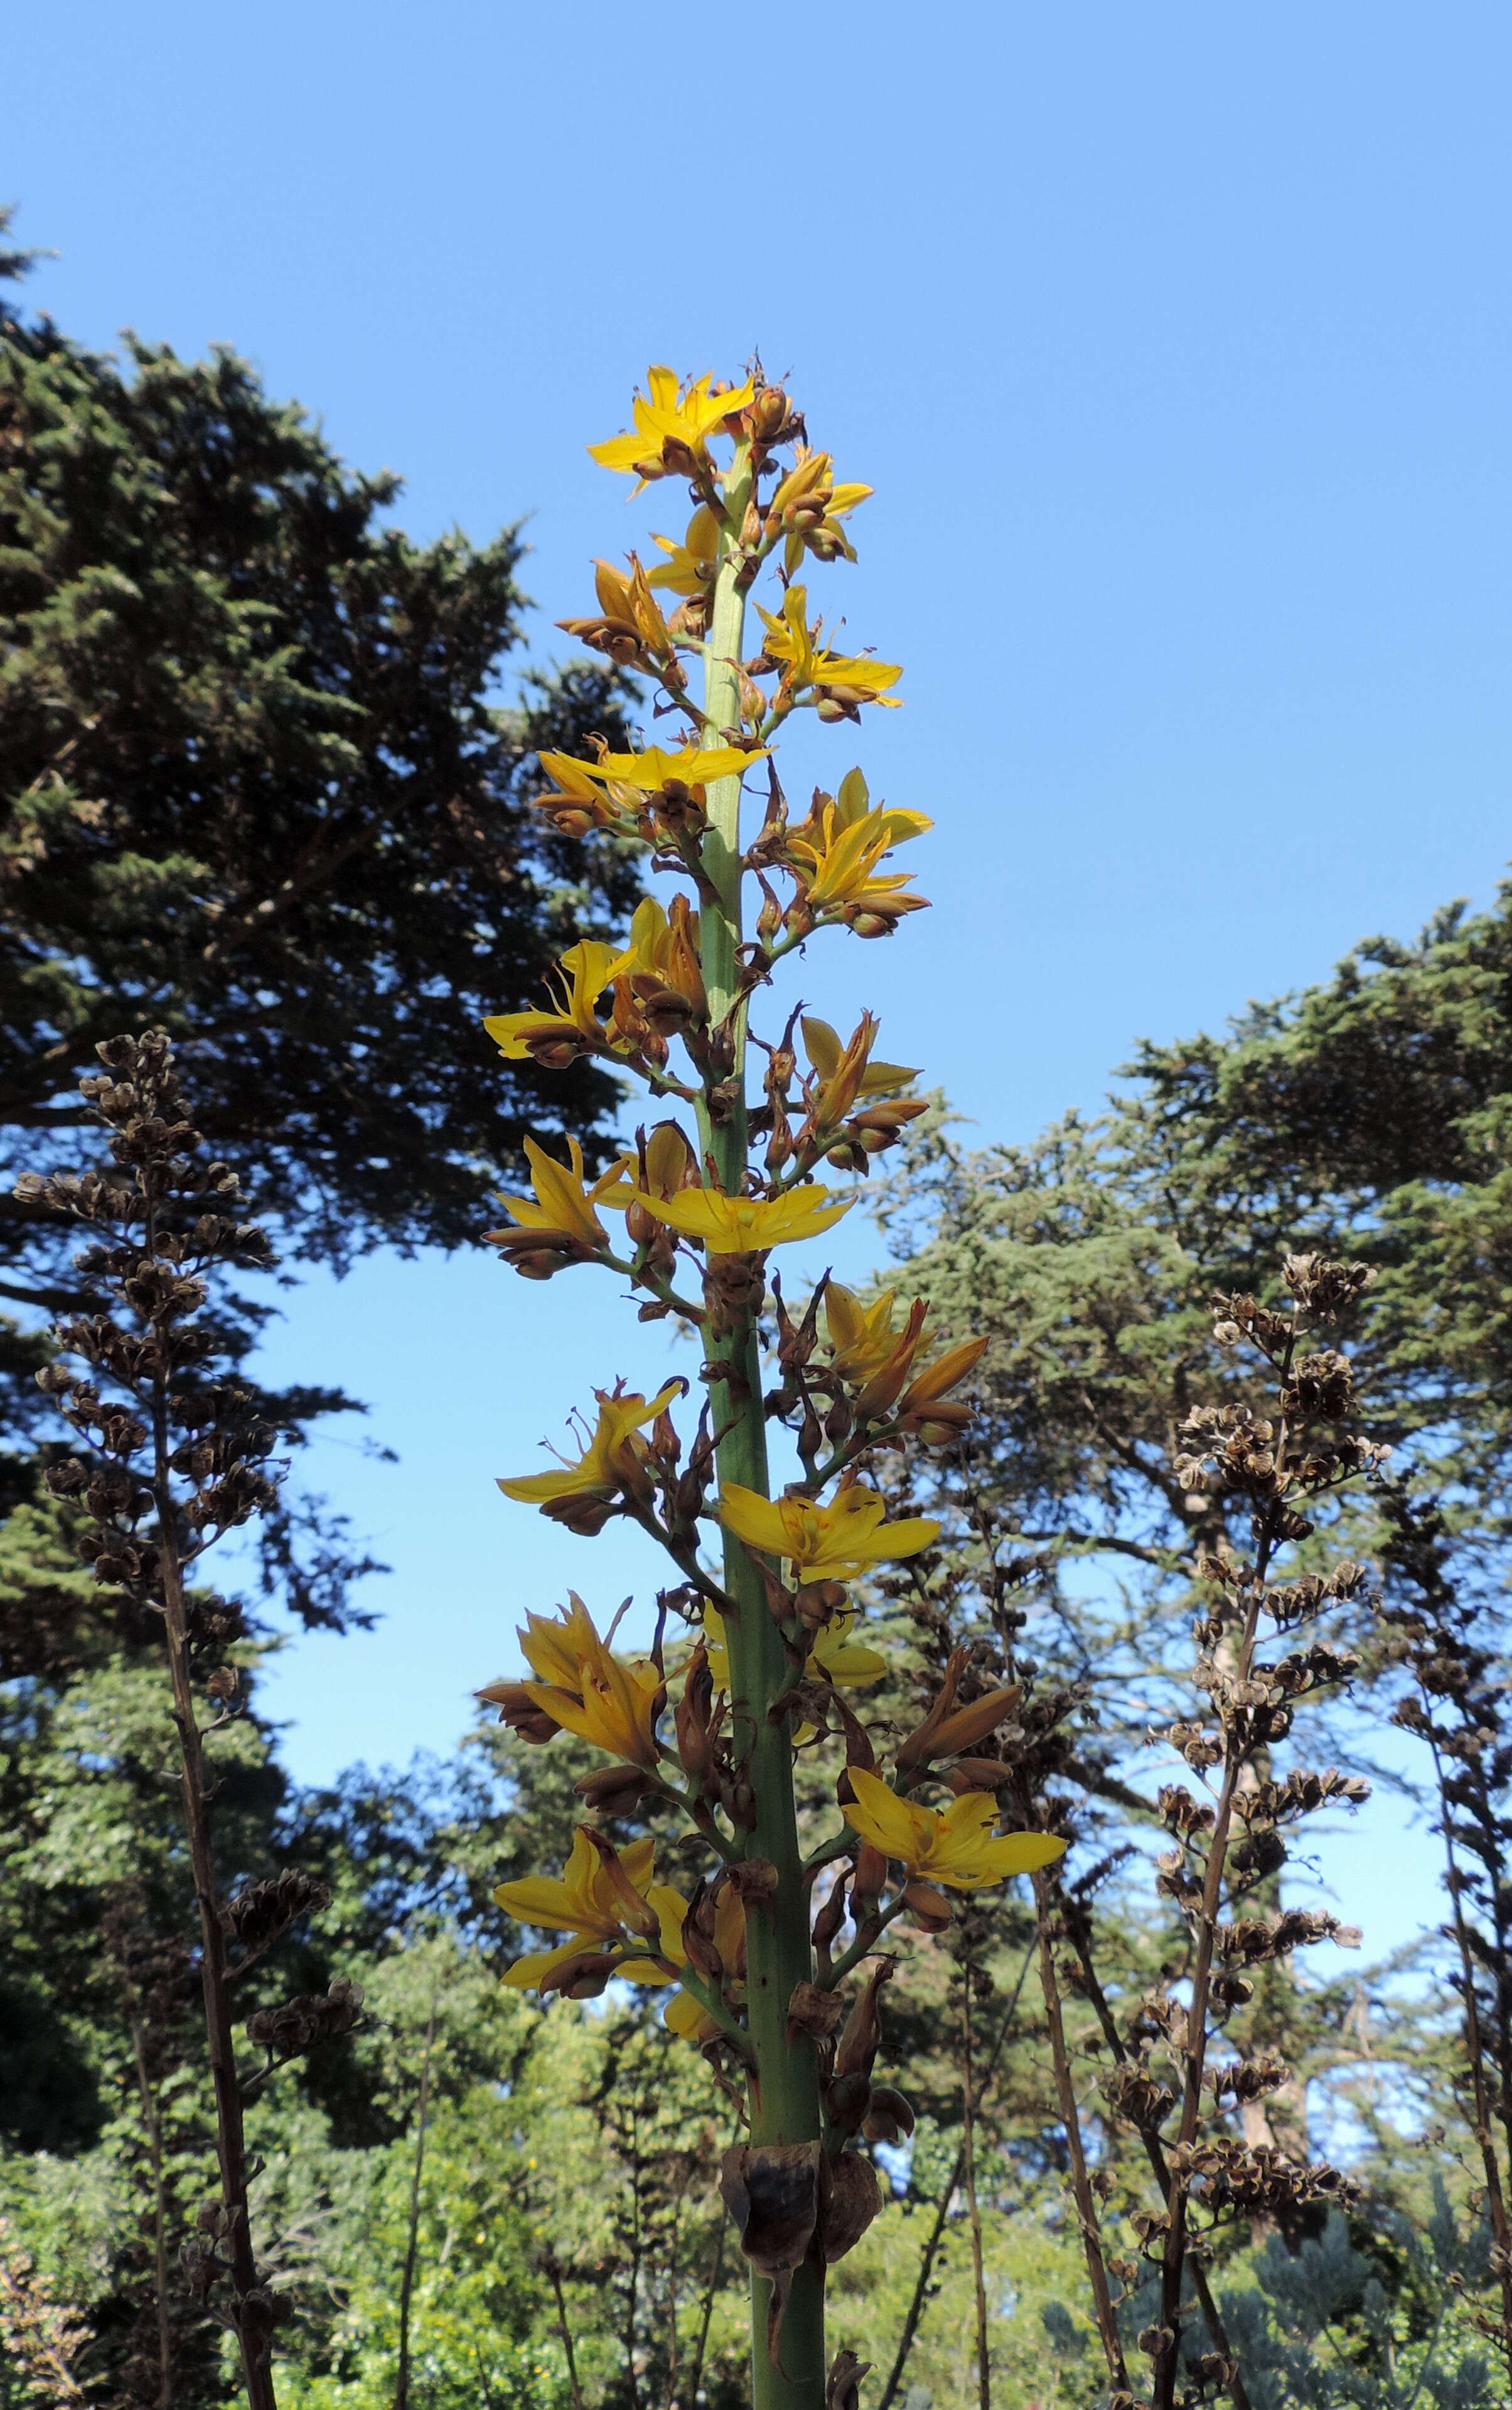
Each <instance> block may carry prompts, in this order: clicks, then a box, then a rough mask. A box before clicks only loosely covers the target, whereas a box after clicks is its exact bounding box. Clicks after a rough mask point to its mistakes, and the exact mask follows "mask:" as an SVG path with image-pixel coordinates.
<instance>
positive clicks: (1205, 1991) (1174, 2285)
mask: <svg viewBox="0 0 1512 2410" xmlns="http://www.w3.org/2000/svg"><path fill="white" fill-rule="evenodd" d="M1296 1344H1297V1318H1296V1316H1295V1314H1294V1315H1293V1318H1292V1327H1291V1335H1290V1337H1289V1338H1288V1340H1287V1346H1286V1351H1285V1354H1284V1357H1283V1358H1282V1361H1281V1364H1280V1366H1279V1368H1278V1370H1279V1372H1280V1386H1281V1387H1282V1388H1285V1386H1286V1382H1287V1376H1288V1375H1289V1373H1290V1371H1291V1363H1292V1357H1293V1356H1294V1354H1295V1352H1296ZM1288 1436H1289V1434H1288V1431H1287V1418H1286V1416H1285V1415H1284V1414H1283V1415H1282V1416H1281V1417H1280V1419H1279V1424H1278V1428H1277V1432H1276V1442H1275V1465H1276V1475H1277V1488H1276V1493H1275V1494H1276V1496H1277V1497H1279V1496H1280V1495H1281V1488H1282V1484H1283V1481H1284V1477H1285V1466H1286V1463H1287V1444H1288ZM1275 1529H1276V1523H1275V1516H1274V1512H1273V1511H1272V1513H1270V1514H1268V1515H1267V1516H1266V1518H1265V1525H1264V1529H1263V1531H1262V1532H1261V1533H1260V1535H1259V1545H1258V1547H1257V1549H1256V1559H1255V1572H1254V1575H1253V1577H1252V1579H1251V1581H1250V1584H1249V1598H1248V1604H1246V1606H1245V1610H1244V1622H1243V1631H1242V1633H1241V1636H1240V1643H1239V1648H1238V1652H1237V1655H1236V1659H1235V1675H1236V1678H1237V1679H1238V1680H1239V1681H1242V1682H1244V1681H1248V1679H1249V1677H1250V1672H1251V1668H1252V1666H1253V1664H1254V1661H1255V1642H1256V1635H1257V1633H1258V1627H1259V1619H1260V1607H1261V1604H1262V1603H1263V1601H1264V1598H1265V1581H1266V1575H1267V1572H1268V1570H1269V1567H1270V1562H1271V1559H1272V1555H1273V1554H1274V1552H1275ZM1246 1754H1247V1751H1246V1748H1245V1745H1244V1743H1243V1740H1242V1739H1241V1738H1240V1737H1239V1736H1238V1735H1236V1734H1235V1733H1234V1732H1233V1731H1232V1729H1230V1730H1229V1732H1228V1733H1227V1734H1226V1737H1225V1747H1224V1761H1223V1779H1222V1782H1221V1784H1220V1786H1219V1791H1218V1803H1217V1808H1216V1811H1215V1813H1214V1823H1213V1833H1212V1837H1211V1839H1210V1840H1209V1843H1208V1849H1207V1857H1206V1861H1205V1863H1204V1866H1203V1870H1202V1900H1201V1907H1200V1909H1199V1912H1198V1917H1197V1936H1196V1944H1197V1946H1196V1952H1195V1954H1194V1957H1193V1962H1192V1991H1191V2004H1190V2007H1189V2008H1188V2010H1187V2013H1186V2039H1185V2049H1184V2052H1183V2056H1184V2059H1185V2070H1184V2082H1183V2090H1182V2113H1181V2124H1180V2126H1179V2127H1178V2128H1177V2135H1176V2150H1177V2153H1178V2163H1177V2166H1176V2168H1175V2170H1173V2171H1172V2172H1171V2174H1170V2182H1169V2184H1168V2186H1167V2191H1166V2237H1165V2243H1164V2245H1163V2248H1162V2251H1161V2258H1160V2326H1161V2330H1162V2334H1163V2338H1164V2340H1163V2341H1162V2342H1161V2344H1160V2345H1159V2346H1158V2348H1157V2350H1156V2355H1155V2362H1154V2374H1155V2403H1156V2410H1174V2403H1175V2400H1176V2374H1177V2368H1178V2364H1179V2359H1180V2330H1181V2297H1182V2281H1183V2277H1184V2274H1185V2266H1186V2185H1185V2178H1184V2176H1183V2174H1182V2171H1181V2156H1185V2152H1186V2151H1187V2150H1189V2149H1190V2147H1191V2144H1192V2143H1193V2141H1195V2140H1196V2137H1197V2130H1198V2127H1199V2123H1200V2121H1201V2114H1202V2078H1203V2074H1204V2072H1205V2069H1206V2066H1207V2043H1208V2001H1209V1998H1210V1996H1211V1990H1212V1978H1213V1953H1214V1938H1215V1936H1216V1933H1217V1927H1218V1913H1219V1909H1220V1908H1221V1906H1222V1903H1223V1886H1224V1878H1225V1874H1226V1872H1227V1869H1228V1859H1229V1836H1230V1833H1231V1831H1232V1827H1233V1818H1234V1797H1235V1794H1236V1793H1237V1791H1238V1789H1239V1785H1240V1781H1241V1779H1242V1778H1243V1771H1244V1764H1245V1759H1246Z"/></svg>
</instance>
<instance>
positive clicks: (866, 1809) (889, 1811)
mask: <svg viewBox="0 0 1512 2410" xmlns="http://www.w3.org/2000/svg"><path fill="white" fill-rule="evenodd" d="M850 1788H851V1790H852V1791H853V1792H854V1793H855V1801H854V1804H853V1806H851V1807H850V1808H847V1809H846V1811H845V1812H846V1817H847V1820H848V1822H850V1827H851V1830H852V1831H853V1832H856V1833H859V1834H860V1836H861V1838H862V1839H863V1840H864V1841H869V1842H870V1843H871V1845H872V1847H873V1849H876V1850H880V1851H881V1853H882V1855H883V1857H884V1858H895V1859H897V1860H898V1862H899V1863H900V1864H901V1865H903V1866H907V1867H908V1868H909V1872H910V1874H918V1875H928V1876H932V1877H933V1879H934V1880H935V1881H936V1882H940V1883H944V1884H946V1885H947V1886H948V1887H949V1889H950V1890H952V1891H980V1890H981V1889H982V1888H983V1886H984V1885H985V1884H987V1883H996V1882H1002V1881H1003V1880H1004V1879H1005V1878H1006V1877H1007V1876H1009V1875H1023V1874H1032V1873H1033V1871H1034V1869H1035V1868H1036V1867H1037V1866H1050V1865H1052V1864H1053V1863H1054V1860H1055V1859H1056V1858H1058V1857H1062V1856H1064V1854H1065V1851H1066V1844H1065V1842H1064V1841H1057V1840H1056V1839H1055V1837H1054V1835H1053V1834H1050V1833H1004V1834H1001V1835H999V1836H998V1837H996V1838H995V1837H994V1835H993V1831H992V1827H993V1825H994V1824H995V1823H996V1820H997V1803H996V1800H995V1799H994V1798H993V1796H992V1794H991V1793H990V1792H983V1791H967V1792H966V1793H963V1795H962V1796H961V1797H960V1798H959V1799H952V1802H951V1804H950V1806H949V1807H948V1808H946V1809H945V1811H944V1813H943V1814H940V1813H939V1811H938V1809H936V1808H923V1807H920V1806H919V1805H918V1804H917V1803H916V1802H915V1801H913V1800H911V1799H900V1798H899V1797H898V1795H897V1793H896V1792H895V1791H893V1790H890V1789H889V1787H888V1785H887V1784H886V1783H885V1782H883V1781H882V1780H881V1778H880V1776H878V1775H875V1774H867V1773H866V1772H865V1770H864V1769H863V1768H862V1767H860V1766H854V1765H853V1766H852V1767H851V1768H850Z"/></svg>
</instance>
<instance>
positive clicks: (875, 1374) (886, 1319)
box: [824, 1281, 987, 1422]
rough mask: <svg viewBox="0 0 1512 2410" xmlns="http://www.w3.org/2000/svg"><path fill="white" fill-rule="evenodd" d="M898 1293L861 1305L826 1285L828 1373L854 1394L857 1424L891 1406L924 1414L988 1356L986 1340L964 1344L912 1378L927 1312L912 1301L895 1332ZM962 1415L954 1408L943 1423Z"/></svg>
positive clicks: (907, 1412)
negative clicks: (830, 1355)
mask: <svg viewBox="0 0 1512 2410" xmlns="http://www.w3.org/2000/svg"><path fill="white" fill-rule="evenodd" d="M896 1294H897V1292H896V1290H895V1289H884V1290H883V1292H882V1294H881V1296H880V1297H879V1298H878V1299H875V1300H874V1302H873V1303H872V1304H871V1305H863V1304H862V1302H861V1299H859V1298H858V1297H856V1296H854V1295H853V1294H852V1292H851V1291H850V1289H848V1288H842V1287H841V1285H840V1284H839V1282H838V1281H828V1282H826V1284H825V1287H824V1319H825V1321H826V1323H827V1324H828V1326H829V1334H830V1346H831V1350H832V1357H831V1364H832V1369H833V1370H834V1371H835V1372H836V1373H837V1374H838V1376H839V1378H840V1379H841V1380H842V1381H844V1382H846V1383H847V1384H848V1385H849V1386H851V1387H853V1388H855V1389H856V1390H857V1392H858V1394H857V1397H856V1400H855V1410H856V1417H857V1420H858V1421H863V1422H865V1421H867V1420H871V1419H875V1417H876V1416H879V1415H884V1414H888V1413H890V1412H891V1410H892V1408H893V1407H894V1405H895V1406H896V1407H897V1408H898V1411H899V1413H900V1414H902V1415H910V1416H911V1415H914V1414H922V1413H923V1409H924V1408H925V1407H926V1406H929V1405H931V1404H933V1403H935V1402H936V1401H938V1400H939V1399H941V1398H943V1397H944V1396H945V1395H946V1393H947V1392H948V1391H949V1390H951V1389H953V1388H954V1387H955V1386H956V1384H957V1383H958V1382H960V1381H964V1380H965V1378H966V1376H967V1373H968V1372H970V1370H971V1368H972V1366H973V1365H974V1364H976V1363H978V1362H980V1360H981V1357H982V1356H983V1355H984V1354H985V1353H986V1348H987V1342H986V1340H985V1339H963V1340H962V1341H960V1343H958V1344H957V1345H956V1346H953V1347H947V1348H946V1350H945V1352H944V1354H943V1355H942V1356H938V1357H936V1358H935V1361H934V1362H933V1364H930V1365H928V1366H927V1367H926V1368H925V1370H924V1371H923V1372H920V1373H918V1374H916V1375H913V1377H912V1378H910V1374H913V1361H914V1357H916V1356H917V1354H918V1352H919V1349H920V1348H921V1346H922V1345H923V1336H924V1323H925V1319H926V1317H927V1315H928V1313H929V1307H928V1305H927V1303H926V1301H925V1300H924V1299H923V1298H922V1297H916V1298H915V1299H914V1300H913V1303H912V1305H911V1306H910V1307H909V1313H908V1316H907V1319H906V1320H905V1322H904V1325H903V1328H902V1329H901V1330H894V1328H893V1308H894V1299H895V1297H896ZM966 1411H967V1410H966V1409H965V1408H964V1407H963V1408H960V1409H956V1408H953V1407H952V1409H950V1411H949V1413H948V1414H947V1416H946V1417H945V1419H946V1420H952V1419H956V1418H958V1417H959V1416H964V1415H965V1413H966Z"/></svg>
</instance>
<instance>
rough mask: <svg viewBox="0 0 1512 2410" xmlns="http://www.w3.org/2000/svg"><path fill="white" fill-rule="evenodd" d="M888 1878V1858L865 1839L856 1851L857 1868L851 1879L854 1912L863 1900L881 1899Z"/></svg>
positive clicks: (853, 1912)
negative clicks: (883, 1886)
mask: <svg viewBox="0 0 1512 2410" xmlns="http://www.w3.org/2000/svg"><path fill="white" fill-rule="evenodd" d="M886 1880H887V1860H886V1859H885V1858H884V1857H883V1855H882V1853H881V1851H880V1850H878V1849H874V1848H873V1846H872V1844H871V1843H870V1841H863V1842H862V1844H861V1847H860V1849H859V1850H858V1851H856V1870H855V1873H854V1875H853V1876H852V1877H851V1880H850V1895H851V1901H852V1911H851V1912H852V1914H855V1913H857V1912H858V1909H859V1904H860V1903H861V1902H863V1901H867V1902H869V1901H872V1900H876V1899H880V1897H881V1893H882V1885H883V1884H884V1883H885V1882H886Z"/></svg>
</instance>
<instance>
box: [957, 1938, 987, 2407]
mask: <svg viewBox="0 0 1512 2410" xmlns="http://www.w3.org/2000/svg"><path fill="white" fill-rule="evenodd" d="M961 1978H962V1981H961V2163H962V2169H963V2172H964V2174H965V2176H966V2205H967V2220H968V2223H969V2225H970V2229H971V2281H972V2285H973V2287H974V2288H975V2291H976V2302H977V2400H978V2402H979V2403H981V2410H992V2364H991V2361H990V2359H989V2358H988V2350H987V2280H986V2276H985V2273H984V2272H983V2269H982V2262H981V2208H980V2206H979V2205H978V2201H977V2150H976V2115H977V2103H976V2087H975V2083H974V2082H973V2078H972V2069H971V1961H970V1960H969V1958H968V1959H967V1960H966V1962H965V1964H964V1965H963V1967H962V1969H961Z"/></svg>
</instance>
